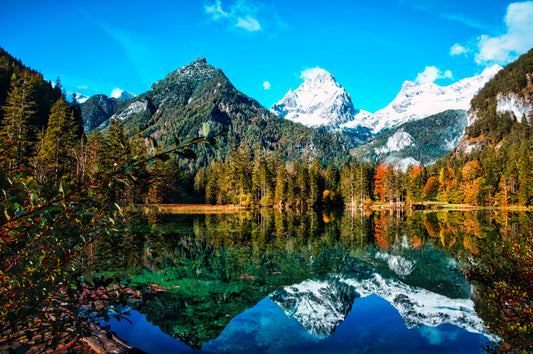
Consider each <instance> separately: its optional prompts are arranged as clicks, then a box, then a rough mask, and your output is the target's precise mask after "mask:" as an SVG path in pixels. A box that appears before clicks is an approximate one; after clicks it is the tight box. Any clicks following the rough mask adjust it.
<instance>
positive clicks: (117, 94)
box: [111, 88, 135, 100]
mask: <svg viewBox="0 0 533 354" xmlns="http://www.w3.org/2000/svg"><path fill="white" fill-rule="evenodd" d="M111 97H112V98H116V99H117V100H129V99H130V98H133V97H135V94H133V93H131V92H127V91H124V90H121V89H118V88H116V89H114V90H113V92H111Z"/></svg>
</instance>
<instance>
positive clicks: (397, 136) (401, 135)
mask: <svg viewBox="0 0 533 354" xmlns="http://www.w3.org/2000/svg"><path fill="white" fill-rule="evenodd" d="M413 144H414V140H413V137H412V136H411V134H409V133H407V132H405V131H403V130H399V131H397V132H396V133H394V135H392V136H391V137H389V139H388V140H387V144H386V145H385V146H382V147H379V148H375V152H376V154H386V153H388V152H392V151H400V150H402V149H403V148H406V147H408V146H411V145H413Z"/></svg>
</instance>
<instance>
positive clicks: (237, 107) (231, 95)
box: [115, 58, 350, 166]
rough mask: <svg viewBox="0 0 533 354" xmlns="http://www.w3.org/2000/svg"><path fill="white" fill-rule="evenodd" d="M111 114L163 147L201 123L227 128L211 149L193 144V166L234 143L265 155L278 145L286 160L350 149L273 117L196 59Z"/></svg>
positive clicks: (335, 155) (335, 138)
mask: <svg viewBox="0 0 533 354" xmlns="http://www.w3.org/2000/svg"><path fill="white" fill-rule="evenodd" d="M115 115H116V116H117V117H118V118H119V119H121V120H122V121H123V122H124V126H125V128H126V129H127V130H128V131H129V132H130V133H131V134H134V133H136V132H140V133H141V134H142V135H144V136H146V135H150V136H152V137H154V138H155V139H156V140H157V141H158V142H160V143H161V145H162V146H163V148H168V147H171V146H173V145H174V136H176V137H179V138H186V137H187V136H194V135H197V134H202V133H203V132H202V131H201V127H202V124H203V123H206V122H207V123H209V124H210V126H211V131H215V132H216V131H221V130H225V129H228V130H229V133H228V138H227V140H226V142H225V143H223V144H219V146H218V150H216V151H213V150H211V149H208V148H207V147H205V146H203V145H202V146H197V147H195V148H196V149H197V153H198V155H199V158H198V160H197V161H196V165H197V166H198V165H205V164H207V163H208V162H209V161H210V160H212V159H219V158H224V157H225V156H228V154H229V153H230V151H232V149H235V147H236V146H239V145H243V146H249V147H250V148H251V149H252V150H256V149H261V150H263V151H265V153H266V154H269V153H272V152H273V151H274V150H276V149H280V150H281V151H282V152H283V154H284V157H285V158H287V159H294V158H301V157H303V156H306V157H307V158H312V157H313V156H318V157H319V158H321V159H336V160H339V161H340V160H343V159H344V158H346V157H347V155H348V153H347V150H348V148H349V147H350V144H349V141H348V139H347V138H345V137H343V136H340V135H338V134H329V133H326V132H325V131H320V130H319V131H317V130H315V129H311V128H307V127H304V126H302V125H300V124H295V123H293V122H290V121H288V120H286V119H282V118H279V117H276V116H275V115H273V114H272V113H270V112H269V111H267V110H266V109H265V108H264V107H262V106H261V105H260V104H259V103H258V102H257V101H255V100H253V99H251V98H249V97H247V96H245V95H244V94H242V93H240V92H239V91H237V90H236V89H235V87H234V86H233V85H232V84H231V83H230V81H229V80H228V78H227V77H226V76H225V75H224V73H223V72H222V70H220V69H218V68H214V67H213V66H211V65H209V64H207V62H206V60H205V58H200V59H198V60H195V61H194V62H192V63H191V64H189V65H187V66H184V67H182V68H180V69H178V70H176V71H174V72H172V73H170V74H168V75H167V76H166V77H165V79H163V80H160V81H157V82H156V83H154V84H153V85H152V87H151V89H150V91H148V92H146V93H143V94H141V95H139V96H137V97H135V98H133V99H131V100H129V101H127V104H126V105H125V107H123V108H120V109H118V110H117V111H116V112H115Z"/></svg>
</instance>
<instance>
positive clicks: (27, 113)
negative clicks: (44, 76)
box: [0, 70, 37, 171]
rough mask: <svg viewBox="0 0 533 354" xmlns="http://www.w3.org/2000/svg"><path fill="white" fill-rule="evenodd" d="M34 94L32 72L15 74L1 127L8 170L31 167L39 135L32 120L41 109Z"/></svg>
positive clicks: (1, 149)
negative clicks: (36, 134)
mask: <svg viewBox="0 0 533 354" xmlns="http://www.w3.org/2000/svg"><path fill="white" fill-rule="evenodd" d="M34 95H35V89H34V84H33V80H32V77H31V74H30V72H29V70H25V71H24V72H23V74H22V75H20V76H17V75H16V74H13V76H12V78H11V89H10V91H9V94H8V96H7V99H6V104H5V105H4V107H3V112H4V119H3V121H2V122H1V127H0V153H1V155H2V160H1V161H2V165H3V168H4V170H5V171H12V170H18V169H19V167H21V166H29V159H30V155H31V154H32V151H31V150H32V145H33V140H34V134H35V132H34V131H33V129H32V127H33V126H32V123H33V122H32V120H33V119H34V117H35V113H36V109H37V105H36V102H35V96H34Z"/></svg>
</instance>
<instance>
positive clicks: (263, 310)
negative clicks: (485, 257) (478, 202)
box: [96, 212, 497, 353]
mask: <svg viewBox="0 0 533 354" xmlns="http://www.w3.org/2000/svg"><path fill="white" fill-rule="evenodd" d="M136 220H138V221H140V222H141V224H139V225H130V226H129V228H128V230H124V232H123V233H122V237H123V239H122V240H121V241H119V242H117V239H116V238H110V239H109V240H102V243H101V244H100V245H99V251H100V253H98V256H97V257H96V258H98V262H99V265H100V267H102V268H101V269H102V270H104V269H106V267H107V272H108V273H109V272H110V271H112V272H113V273H112V274H114V275H119V276H120V277H121V278H122V279H123V280H124V281H126V282H128V283H129V284H132V285H137V286H151V287H152V288H154V287H157V289H158V290H159V291H158V292H156V293H149V294H148V295H147V296H145V297H144V298H143V301H142V302H138V303H132V304H131V306H132V308H133V309H134V310H135V312H134V314H135V316H136V317H135V321H134V325H135V324H137V325H138V326H140V325H141V322H142V321H145V322H146V323H145V322H142V323H143V324H142V326H152V327H155V326H157V327H158V330H159V329H160V331H162V332H164V333H166V334H168V335H169V336H170V337H172V338H175V339H177V341H176V347H175V351H177V352H186V351H188V350H189V348H190V349H193V350H201V351H205V352H250V351H253V352H277V353H278V352H287V353H289V352H309V351H321V352H322V351H323V350H326V351H330V352H345V351H353V350H355V349H357V351H359V352H375V351H379V352H383V351H390V350H392V351H394V352H398V351H404V352H412V351H420V350H422V351H430V350H436V349H438V350H442V351H445V352H446V351H449V352H453V351H456V350H458V348H460V351H461V352H481V351H482V346H483V345H486V344H487V343H488V342H489V341H490V340H494V339H497V337H496V336H494V335H491V334H490V333H489V331H488V330H487V329H486V327H485V325H484V324H483V321H482V319H480V318H479V316H478V315H477V314H476V310H475V305H474V302H473V301H472V300H471V296H472V286H471V285H470V284H469V283H468V282H467V280H466V278H465V276H464V274H463V273H462V270H461V264H463V262H464V260H465V259H467V258H468V257H470V256H471V255H472V252H475V251H476V248H475V247H476V244H475V238H474V236H473V235H474V234H475V233H476V232H477V233H479V232H483V230H485V226H486V225H484V224H483V223H481V224H480V223H479V220H483V218H482V215H479V214H468V213H455V214H454V213H438V214H423V213H413V214H411V215H408V216H407V215H403V214H402V215H392V214H390V213H388V212H386V213H376V214H372V215H364V214H356V215H354V214H352V213H344V214H342V213H340V214H334V215H328V217H327V218H324V217H320V216H319V215H316V214H313V213H307V214H300V215H294V214H275V213H269V212H261V213H249V214H228V215H195V216H183V215H148V216H146V217H138V218H136ZM324 220H327V221H328V222H325V221H324ZM472 220H476V223H472V222H470V221H472ZM126 245H127V247H126ZM111 256H112V257H111ZM140 314H142V315H140ZM112 329H113V330H115V331H116V332H117V333H118V334H119V336H121V337H122V338H128V339H126V340H128V341H129V342H130V343H131V344H132V345H134V346H138V347H139V348H141V349H143V350H145V351H147V352H161V351H160V350H159V349H157V348H158V347H157V345H159V344H161V343H160V342H158V340H155V342H156V343H155V344H154V343H152V344H149V342H148V341H146V340H142V339H139V338H138V337H137V338H136V337H135V336H130V335H129V333H130V332H131V331H132V330H133V329H132V328H129V327H128V326H127V325H124V324H121V325H118V324H116V323H115V324H113V326H112ZM150 331H153V329H150ZM150 333H152V332H150ZM152 337H153V338H158V336H156V335H153V336H152ZM167 340H168V338H167V339H165V340H164V341H165V343H166V341H167ZM178 341H179V342H178ZM158 343H159V344H158ZM167 344H168V343H167ZM167 344H165V345H167ZM184 344H185V345H186V346H184ZM321 349H322V350H321Z"/></svg>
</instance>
